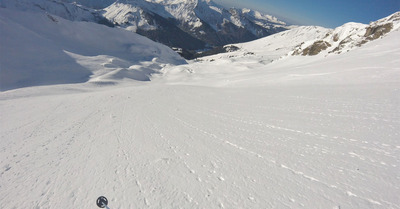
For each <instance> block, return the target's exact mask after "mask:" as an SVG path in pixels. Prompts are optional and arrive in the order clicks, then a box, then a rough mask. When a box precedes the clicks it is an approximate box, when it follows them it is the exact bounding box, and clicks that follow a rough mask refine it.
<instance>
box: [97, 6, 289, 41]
mask: <svg viewBox="0 0 400 209" xmlns="http://www.w3.org/2000/svg"><path fill="white" fill-rule="evenodd" d="M105 11H106V13H105V14H104V16H105V17H106V18H107V19H109V20H110V21H112V22H114V23H117V24H118V25H120V26H122V27H125V28H127V29H128V30H133V31H137V30H140V31H139V33H141V34H144V35H147V34H151V33H152V32H153V31H158V30H163V29H164V28H165V27H167V28H171V25H173V26H175V27H177V28H179V29H180V30H182V32H184V33H186V34H187V35H189V36H191V37H192V38H195V39H197V40H198V43H196V45H194V46H190V47H183V48H186V49H201V48H204V47H205V44H208V45H210V46H220V45H224V44H228V43H237V42H244V41H250V40H254V39H257V38H260V37H264V36H267V35H270V34H273V33H276V32H279V31H282V30H286V29H288V26H286V23H284V22H281V21H278V20H277V19H276V18H274V17H271V16H268V15H262V14H261V13H259V12H256V11H251V10H248V9H231V10H226V9H224V8H223V7H221V6H219V5H216V4H215V3H213V2H212V1H206V0H180V1H176V0H174V1H156V0H140V1H130V0H124V1H122V0H120V1H117V2H116V3H114V4H113V5H111V6H109V7H107V8H105ZM166 23H167V24H166ZM167 31H168V30H164V32H163V33H158V34H157V36H153V37H152V38H153V39H157V37H158V39H162V38H164V37H163V34H164V36H167V37H172V36H173V35H174V33H176V31H178V30H174V31H175V32H174V33H171V32H167ZM182 32H178V36H182V35H179V34H182ZM146 33H147V34H146ZM149 36H151V35H149ZM164 39H167V38H164ZM168 39H169V40H172V41H170V42H166V41H164V40H162V43H164V44H167V45H169V46H173V47H180V46H179V42H175V41H174V40H173V39H171V38H168ZM187 39H188V38H184V39H183V40H182V41H187V42H190V40H187ZM199 41H201V42H199Z"/></svg>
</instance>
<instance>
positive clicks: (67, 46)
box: [0, 8, 400, 209]
mask: <svg viewBox="0 0 400 209" xmlns="http://www.w3.org/2000/svg"><path fill="white" fill-rule="evenodd" d="M17 9H19V8H17ZM397 21H398V20H397V14H395V15H393V16H391V17H389V18H387V19H383V20H381V21H378V22H377V23H379V24H374V23H373V24H372V25H371V26H362V25H359V24H348V25H345V26H344V27H342V29H340V28H339V29H336V30H330V29H324V28H320V27H301V28H296V29H293V30H289V31H285V32H282V33H280V34H276V35H273V36H270V37H267V38H265V39H262V40H259V41H256V42H249V43H244V44H239V45H236V46H237V47H238V48H239V50H237V51H235V52H230V53H226V54H220V55H214V56H211V57H206V58H203V59H201V60H197V61H191V62H189V63H186V61H185V60H182V59H181V58H180V57H179V56H178V55H177V54H176V53H174V52H172V51H171V50H170V49H169V48H167V47H166V46H163V45H161V44H157V43H154V42H152V41H150V40H149V39H147V38H144V37H142V36H139V35H137V34H134V33H132V32H129V31H126V30H123V29H117V28H110V27H106V26H104V25H98V24H95V23H90V22H71V21H69V20H65V19H63V18H61V17H58V16H56V15H52V14H49V13H44V12H41V11H39V10H38V11H31V10H29V11H19V10H16V9H15V8H14V9H11V8H0V33H1V34H0V55H1V56H0V67H1V69H0V78H1V80H0V83H1V85H2V87H1V88H2V89H1V90H2V92H0V110H1V111H0V127H1V128H0V207H1V208H5V209H12V208H83V209H91V208H97V206H96V204H95V200H96V199H97V197H99V196H101V195H104V196H106V197H107V198H108V200H109V207H110V208H111V209H125V208H171V209H172V208H211V209H214V208H333V209H344V208H363V209H364V208H366V209H368V208H371V209H372V208H374V209H376V208H378V209H399V208H400V199H399V198H398V194H399V193H400V188H399V187H398V185H400V142H399V138H400V129H399V127H400V105H399V103H400V67H399V66H400V59H399V57H400V47H399V44H398V43H400V29H399V28H398V27H397ZM381 23H382V24H383V25H386V23H391V24H392V29H391V30H390V32H387V33H386V32H385V31H386V29H385V28H387V27H382V28H380V27H379V25H382V24H381ZM350 26H351V27H350ZM372 26H378V27H372ZM365 27H366V30H365V31H364V32H365V33H364V34H363V32H360V31H362V30H361V29H360V31H358V29H357V28H365ZM351 28H356V29H355V30H353V29H351ZM368 28H370V29H368ZM374 31H375V33H374ZM379 31H380V32H379ZM339 32H340V33H339ZM377 32H378V33H377ZM383 32H385V33H384V35H382V34H383ZM336 33H337V34H339V35H337V37H338V40H345V39H346V37H351V38H352V39H354V41H355V42H348V43H351V44H352V43H358V41H359V40H360V41H362V40H368V39H369V38H368V37H372V39H371V40H368V42H366V43H363V44H361V45H360V46H357V47H350V46H351V45H346V47H344V48H343V50H342V53H340V54H338V53H330V54H329V56H326V55H327V53H325V52H322V53H320V54H319V55H317V56H294V55H293V52H294V51H295V50H296V49H297V47H299V44H301V43H302V42H307V41H309V42H307V43H310V44H313V43H314V42H315V41H317V40H325V41H328V40H331V39H330V38H333V39H335V38H334V37H336V36H335V34H336ZM326 34H331V37H326ZM354 34H355V35H354ZM357 34H359V35H360V36H358V35H357ZM366 34H367V36H365V35H366ZM374 34H377V35H376V37H378V38H377V39H373V37H375V35H374ZM379 34H381V35H379ZM349 35H350V36H349ZM354 37H356V38H354ZM363 37H364V38H363ZM365 37H366V38H365ZM342 38H343V39H342ZM335 40H336V39H335ZM332 41H333V42H335V41H334V40H332ZM333 42H332V43H333ZM337 42H339V41H337ZM340 42H342V41H340ZM329 43H331V42H329ZM303 45H304V47H303V48H304V49H305V48H307V47H306V44H303ZM348 46H349V47H348ZM332 47H333V44H332ZM303 48H302V49H303ZM349 48H351V50H350V51H349V52H347V49H349ZM231 49H235V48H234V47H231ZM329 49H330V48H329ZM328 51H329V50H328ZM150 74H151V75H150ZM138 80H151V81H150V82H138ZM48 84H57V85H48ZM111 84H113V85H111ZM37 85H42V86H37ZM25 86H26V88H21V87H25ZM5 90H6V91H5Z"/></svg>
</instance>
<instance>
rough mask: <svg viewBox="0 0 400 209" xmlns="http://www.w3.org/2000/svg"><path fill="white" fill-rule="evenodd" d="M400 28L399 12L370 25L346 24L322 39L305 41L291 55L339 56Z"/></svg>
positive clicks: (332, 30)
mask: <svg viewBox="0 0 400 209" xmlns="http://www.w3.org/2000/svg"><path fill="white" fill-rule="evenodd" d="M399 28H400V12H397V13H395V14H393V15H390V16H388V17H386V18H382V19H381V20H378V21H375V22H372V23H370V24H369V25H365V24H361V23H346V24H344V25H342V26H340V27H337V28H336V29H331V30H328V31H327V32H326V34H325V35H324V37H322V38H318V39H314V40H307V41H306V42H303V43H301V44H300V45H298V46H297V47H296V48H295V50H293V52H292V54H293V55H318V54H322V55H328V54H331V53H334V54H340V53H343V52H348V51H350V50H352V49H355V48H358V47H360V46H362V45H364V44H366V43H368V42H370V41H373V40H376V39H379V38H382V37H384V36H385V35H386V34H388V33H389V32H391V31H395V30H398V29H399Z"/></svg>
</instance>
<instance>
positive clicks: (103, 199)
mask: <svg viewBox="0 0 400 209" xmlns="http://www.w3.org/2000/svg"><path fill="white" fill-rule="evenodd" d="M96 204H97V206H99V208H107V209H110V208H109V207H108V200H107V198H106V197H104V196H100V197H99V198H97V200H96Z"/></svg>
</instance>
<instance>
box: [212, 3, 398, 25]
mask: <svg viewBox="0 0 400 209" xmlns="http://www.w3.org/2000/svg"><path fill="white" fill-rule="evenodd" d="M214 2H216V3H218V4H221V5H224V6H228V7H231V6H235V7H240V8H241V7H247V8H251V9H257V10H259V11H263V12H266V13H268V14H271V15H274V16H277V17H279V18H283V19H284V20H286V21H290V22H292V23H295V24H301V25H319V26H324V27H329V28H335V27H337V26H340V25H343V24H344V23H347V22H359V23H369V22H371V21H375V20H378V19H381V18H383V17H386V16H389V15H391V14H393V13H395V12H397V11H400V0H245V1H243V0H214Z"/></svg>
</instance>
